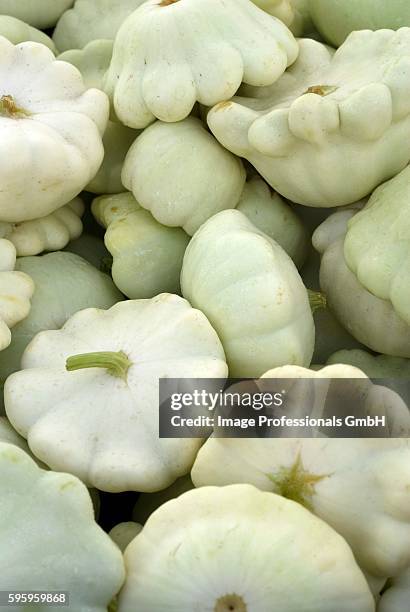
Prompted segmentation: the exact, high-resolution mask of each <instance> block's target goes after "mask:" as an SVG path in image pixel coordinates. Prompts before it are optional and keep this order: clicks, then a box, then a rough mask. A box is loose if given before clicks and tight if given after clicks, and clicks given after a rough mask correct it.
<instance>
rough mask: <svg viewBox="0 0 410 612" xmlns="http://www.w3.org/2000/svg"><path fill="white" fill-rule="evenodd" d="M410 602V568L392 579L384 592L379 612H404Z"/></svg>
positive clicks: (378, 608)
mask: <svg viewBox="0 0 410 612" xmlns="http://www.w3.org/2000/svg"><path fill="white" fill-rule="evenodd" d="M409 601H410V568H408V569H406V570H405V571H404V572H403V573H402V574H399V575H398V576H396V577H394V578H392V579H390V580H389V581H388V583H387V586H386V588H385V590H384V591H383V594H382V597H381V600H380V602H379V605H378V606H377V612H403V610H406V608H407V607H408V605H409Z"/></svg>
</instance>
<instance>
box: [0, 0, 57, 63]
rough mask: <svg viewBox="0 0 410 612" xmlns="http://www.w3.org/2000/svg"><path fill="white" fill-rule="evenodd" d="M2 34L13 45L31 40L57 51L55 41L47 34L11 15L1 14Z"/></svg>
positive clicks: (0, 30)
mask: <svg viewBox="0 0 410 612" xmlns="http://www.w3.org/2000/svg"><path fill="white" fill-rule="evenodd" d="M0 4H1V3H0ZM0 36H4V37H5V38H7V39H8V40H9V41H10V42H11V43H13V45H18V44H19V43H22V42H26V41H28V40H30V41H32V42H37V43H42V44H43V45H45V46H46V47H48V48H49V49H50V50H51V51H53V53H55V52H56V48H55V46H54V43H53V41H52V40H51V38H50V37H49V36H47V34H44V32H41V30H37V29H36V28H33V27H32V26H30V25H28V23H25V22H24V21H21V20H20V19H16V18H15V17H10V16H9V15H0Z"/></svg>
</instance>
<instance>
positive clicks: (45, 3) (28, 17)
mask: <svg viewBox="0 0 410 612" xmlns="http://www.w3.org/2000/svg"><path fill="white" fill-rule="evenodd" d="M73 4H74V0H35V1H34V2H33V0H0V14H3V15H11V16H12V17H16V18H17V19H21V20H22V21H25V22H26V23H29V24H30V25H32V26H35V27H36V28H49V27H51V26H54V25H55V24H56V23H57V20H58V18H59V17H60V16H61V15H62V14H63V13H64V11H66V10H67V9H68V8H70V6H72V5H73Z"/></svg>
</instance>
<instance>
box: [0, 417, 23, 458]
mask: <svg viewBox="0 0 410 612" xmlns="http://www.w3.org/2000/svg"><path fill="white" fill-rule="evenodd" d="M3 443H5V444H13V445H14V446H18V447H19V448H21V449H23V450H24V451H25V452H26V453H30V450H29V448H28V446H27V442H26V441H25V439H24V438H22V437H21V436H19V434H18V433H17V432H16V431H15V430H14V429H13V428H12V426H11V425H10V423H9V421H8V420H7V419H6V417H2V416H0V444H3Z"/></svg>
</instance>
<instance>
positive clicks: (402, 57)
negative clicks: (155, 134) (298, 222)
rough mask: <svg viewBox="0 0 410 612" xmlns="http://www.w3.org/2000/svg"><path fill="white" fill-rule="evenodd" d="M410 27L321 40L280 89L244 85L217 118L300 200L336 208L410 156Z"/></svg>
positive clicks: (302, 48) (215, 129)
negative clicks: (334, 44) (329, 43)
mask: <svg viewBox="0 0 410 612" xmlns="http://www.w3.org/2000/svg"><path fill="white" fill-rule="evenodd" d="M408 75H410V28H401V29H400V30H398V31H397V32H394V31H392V30H378V31H377V32H371V31H360V32H353V33H352V34H351V35H350V36H349V37H348V39H347V40H346V41H345V42H344V44H343V45H342V46H341V47H339V49H338V50H337V51H336V53H334V51H333V50H331V49H329V48H328V47H326V45H323V44H321V43H319V42H316V41H314V40H311V39H302V40H300V41H299V56H298V59H297V60H296V62H295V63H294V64H293V65H292V66H290V68H288V70H287V71H286V72H285V74H284V75H283V76H282V77H281V78H279V79H278V81H277V82H276V83H275V84H274V85H273V86H271V87H267V88H249V87H246V88H241V92H240V94H239V96H238V97H235V98H233V99H232V100H226V101H224V102H221V103H220V104H217V105H216V106H215V107H213V108H212V109H211V110H210V111H209V113H208V115H207V121H208V125H209V127H210V129H211V131H212V133H213V134H214V135H215V136H216V138H217V139H218V140H219V142H220V143H221V144H222V145H223V146H224V147H226V148H227V149H228V150H230V151H232V152H233V153H235V154H236V155H239V156H241V157H244V158H246V159H247V160H248V161H249V162H250V163H251V164H252V165H253V166H255V168H256V170H257V171H258V172H259V173H260V174H261V175H262V176H263V177H264V178H265V180H266V181H267V182H268V183H269V184H270V185H271V187H273V188H274V189H275V190H276V191H278V192H279V193H280V194H281V195H283V196H285V197H286V198H288V199H289V200H291V201H292V202H297V203H299V204H303V205H305V206H314V207H325V208H329V207H335V206H343V205H347V204H351V203H353V202H356V201H357V200H360V199H361V198H363V197H365V196H367V195H369V193H371V192H372V191H373V189H374V188H375V187H377V186H378V185H379V184H380V183H382V182H383V181H385V180H387V179H389V178H391V177H392V176H394V175H396V174H397V173H398V172H400V171H401V170H402V169H403V168H404V167H405V166H406V165H407V164H408V162H409V159H410V152H409V148H408V147H407V146H406V143H407V141H408V140H409V138H410V95H409V93H410V86H409V82H410V79H409V76H408Z"/></svg>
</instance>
